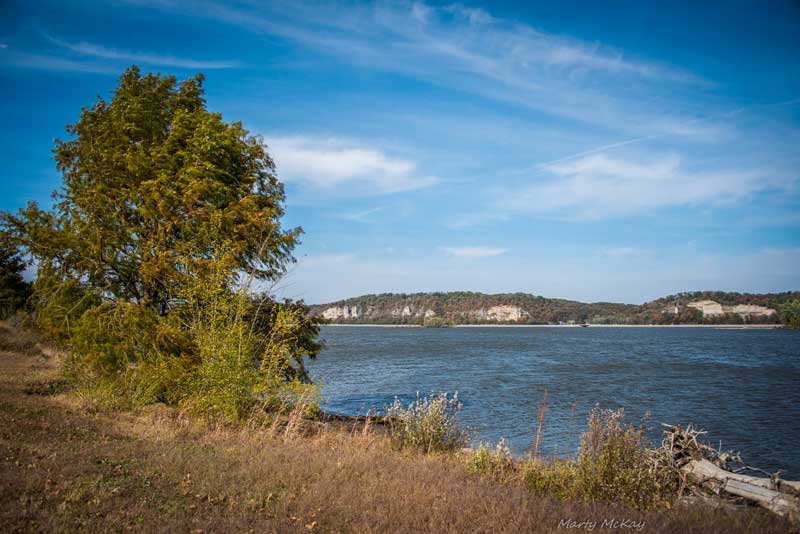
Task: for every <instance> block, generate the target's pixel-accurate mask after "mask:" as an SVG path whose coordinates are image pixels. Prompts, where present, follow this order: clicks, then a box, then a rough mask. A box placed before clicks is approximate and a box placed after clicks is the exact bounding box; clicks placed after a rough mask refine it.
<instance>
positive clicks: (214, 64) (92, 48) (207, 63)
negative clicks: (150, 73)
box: [47, 36, 241, 69]
mask: <svg viewBox="0 0 800 534" xmlns="http://www.w3.org/2000/svg"><path fill="white" fill-rule="evenodd" d="M47 38H48V39H49V40H50V41H51V42H53V43H55V44H57V45H58V46H60V47H62V48H64V49H66V50H68V51H70V52H72V53H75V54H78V55H81V56H88V57H94V58H101V59H107V60H112V61H119V62H126V63H139V64H143V65H158V66H162V67H176V68H181V69H231V68H237V67H240V66H241V63H240V62H239V61H235V60H223V61H215V60H206V59H190V58H183V57H176V56H173V55H169V54H158V53H152V52H141V51H129V50H122V49H117V48H108V47H105V46H102V45H98V44H93V43H87V42H85V41H81V42H78V43H69V42H66V41H63V40H61V39H57V38H55V37H52V36H47Z"/></svg>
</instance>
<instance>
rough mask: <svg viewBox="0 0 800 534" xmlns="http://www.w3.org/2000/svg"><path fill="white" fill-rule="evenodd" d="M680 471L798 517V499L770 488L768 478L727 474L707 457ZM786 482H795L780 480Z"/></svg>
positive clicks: (799, 510)
mask: <svg viewBox="0 0 800 534" xmlns="http://www.w3.org/2000/svg"><path fill="white" fill-rule="evenodd" d="M682 470H683V471H684V472H686V473H687V474H688V475H689V476H691V477H692V478H693V479H694V480H695V481H696V482H697V483H699V484H703V485H714V487H718V488H719V489H721V490H723V491H726V492H727V493H730V494H731V495H736V496H737V497H744V498H745V499H748V500H751V501H753V502H757V503H758V504H759V505H761V506H763V507H764V508H766V509H768V510H771V511H772V512H775V513H776V514H778V515H780V516H783V517H788V518H789V519H791V520H793V521H796V520H798V518H800V499H798V498H797V497H795V496H793V495H789V494H787V493H783V492H781V491H777V490H776V489H774V486H775V483H774V482H773V481H772V480H771V479H768V478H758V477H751V476H748V475H742V474H739V473H731V472H730V471H725V470H724V469H722V468H720V467H717V466H716V465H714V464H713V463H711V462H709V461H708V460H692V461H691V462H689V463H687V464H686V465H685V466H684V467H683V468H682ZM787 482H789V483H791V484H797V483H796V482H793V481H783V484H786V483H787Z"/></svg>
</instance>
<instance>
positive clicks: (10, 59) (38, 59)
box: [0, 48, 119, 74]
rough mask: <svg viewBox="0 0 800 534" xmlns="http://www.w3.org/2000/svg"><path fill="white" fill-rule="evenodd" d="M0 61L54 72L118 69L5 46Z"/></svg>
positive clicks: (89, 61) (107, 71)
mask: <svg viewBox="0 0 800 534" xmlns="http://www.w3.org/2000/svg"><path fill="white" fill-rule="evenodd" d="M0 63H3V64H5V65H11V66H14V67H21V68H24V69H35V70H46V71H54V72H81V73H93V74H111V73H116V72H118V71H119V70H118V69H116V68H113V67H111V66H109V65H104V64H102V63H98V62H97V61H93V60H80V59H70V58H65V57H60V56H56V55H49V54H38V53H30V52H23V51H18V50H14V49H11V48H6V49H4V50H3V53H2V54H0Z"/></svg>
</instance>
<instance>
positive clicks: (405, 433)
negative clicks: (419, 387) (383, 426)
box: [386, 393, 467, 453]
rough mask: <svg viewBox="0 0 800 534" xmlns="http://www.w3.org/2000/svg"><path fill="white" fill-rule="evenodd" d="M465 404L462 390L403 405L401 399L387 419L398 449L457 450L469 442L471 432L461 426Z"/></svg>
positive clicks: (396, 401)
mask: <svg viewBox="0 0 800 534" xmlns="http://www.w3.org/2000/svg"><path fill="white" fill-rule="evenodd" d="M461 408H462V404H461V403H460V402H459V401H458V393H455V394H454V395H453V397H452V398H448V396H447V393H439V394H438V395H434V396H431V397H424V398H420V396H419V393H417V399H416V400H415V401H414V402H412V403H410V404H409V405H408V408H403V405H402V404H401V403H400V400H399V399H395V401H394V404H392V406H390V407H389V409H388V410H387V413H386V421H387V424H388V427H389V435H390V436H391V439H392V442H393V443H394V444H395V446H397V447H398V448H404V447H411V448H416V449H420V450H422V451H424V452H427V453H430V452H444V451H454V450H459V449H461V448H463V447H464V446H465V445H466V443H467V433H466V431H465V430H464V429H462V428H461V425H460V424H459V421H458V414H459V412H460V411H461Z"/></svg>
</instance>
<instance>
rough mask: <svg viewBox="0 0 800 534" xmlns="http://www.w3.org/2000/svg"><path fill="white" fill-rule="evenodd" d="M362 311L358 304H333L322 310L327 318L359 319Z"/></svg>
mask: <svg viewBox="0 0 800 534" xmlns="http://www.w3.org/2000/svg"><path fill="white" fill-rule="evenodd" d="M359 316H360V312H359V309H358V306H331V307H330V308H326V309H325V310H324V311H323V312H322V317H323V318H325V319H331V320H336V319H358V317H359Z"/></svg>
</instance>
